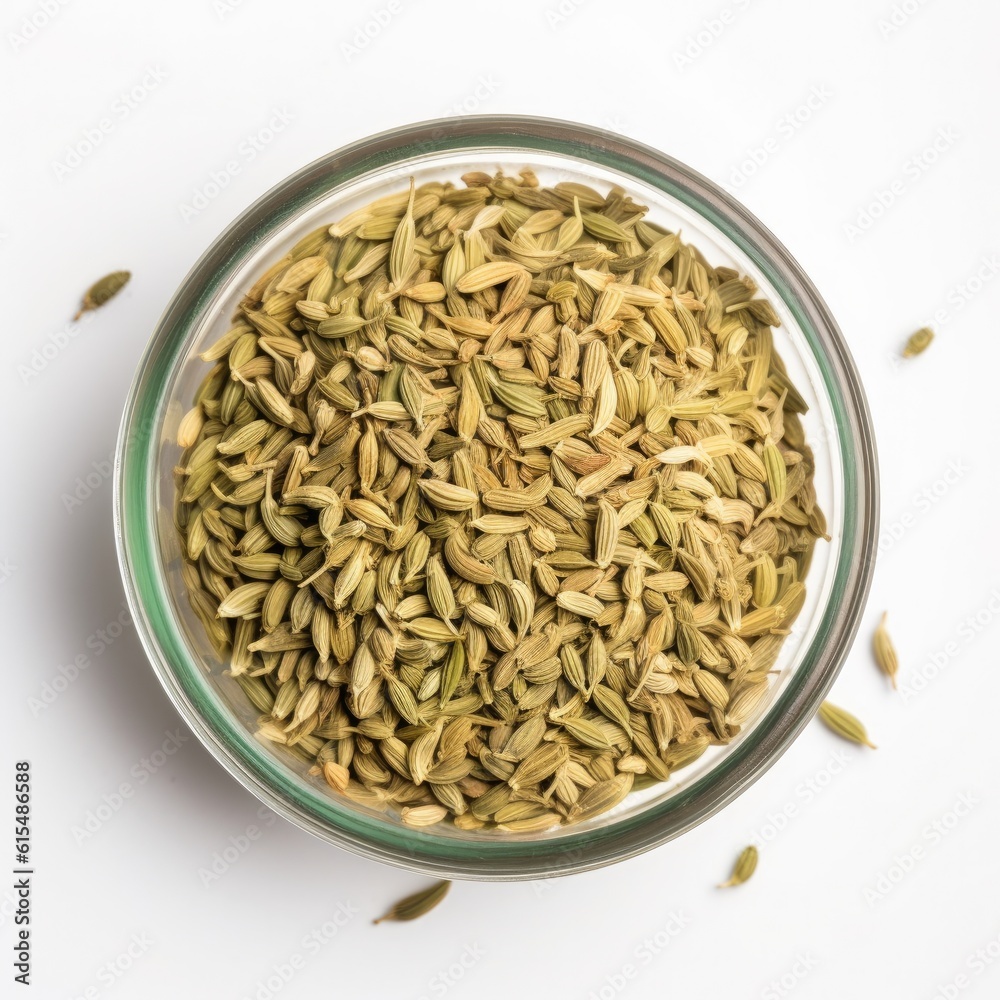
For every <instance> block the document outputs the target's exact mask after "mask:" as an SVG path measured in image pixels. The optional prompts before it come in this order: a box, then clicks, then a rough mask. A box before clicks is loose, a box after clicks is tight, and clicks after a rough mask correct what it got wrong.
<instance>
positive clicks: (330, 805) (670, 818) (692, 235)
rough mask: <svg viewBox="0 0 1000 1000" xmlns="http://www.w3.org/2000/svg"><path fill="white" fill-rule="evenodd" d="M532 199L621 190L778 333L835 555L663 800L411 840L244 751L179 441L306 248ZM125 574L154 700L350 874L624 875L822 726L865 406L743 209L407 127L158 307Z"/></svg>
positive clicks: (651, 173) (605, 160) (609, 164)
mask: <svg viewBox="0 0 1000 1000" xmlns="http://www.w3.org/2000/svg"><path fill="white" fill-rule="evenodd" d="M525 166H530V167H532V168H533V169H534V170H535V171H536V173H537V174H538V177H539V179H540V181H541V183H542V184H545V185H550V184H553V183H555V182H557V181H561V180H572V181H579V182H582V183H586V184H590V185H591V186H594V187H597V188H603V189H606V188H607V187H609V186H611V185H613V184H619V185H621V186H622V187H623V188H625V189H626V190H627V192H628V193H629V194H631V195H632V196H633V197H634V198H635V199H636V200H637V201H639V202H641V203H644V204H646V205H648V206H649V209H650V214H649V216H648V217H649V219H650V220H651V221H653V222H658V223H660V224H662V225H665V226H667V227H669V228H670V229H680V230H682V231H683V235H684V237H685V239H686V240H688V241H690V242H691V243H692V244H694V245H695V246H696V247H697V248H698V249H699V250H700V251H701V252H702V253H703V254H704V255H705V257H706V258H707V259H708V261H709V263H710V264H712V265H723V264H726V265H729V266H732V267H735V268H737V269H739V271H740V272H742V273H744V274H748V275H750V276H751V277H752V278H753V279H754V280H755V281H756V282H757V284H758V285H759V287H760V289H761V292H762V293H763V294H764V295H765V296H766V297H767V298H769V299H770V301H771V303H772V304H773V305H774V307H775V309H776V310H777V313H778V315H779V317H780V318H781V321H782V326H781V327H780V328H779V329H778V330H776V331H775V346H776V349H777V350H778V351H779V352H780V354H781V356H782V358H783V359H784V361H785V364H786V366H787V368H788V371H789V375H790V376H791V378H792V381H793V382H794V384H795V385H796V387H797V388H798V389H799V391H800V393H801V394H802V395H803V396H804V397H805V399H806V401H807V402H808V404H809V407H810V409H809V412H808V413H807V414H806V415H805V417H804V427H805V432H806V437H807V440H808V441H809V443H810V445H811V447H812V448H813V451H814V452H815V459H816V490H817V495H818V499H819V504H820V506H821V508H822V510H823V511H824V512H825V514H826V516H827V520H828V531H829V533H830V536H831V539H830V541H829V542H824V541H822V540H821V541H819V542H818V543H817V545H816V549H815V553H814V556H813V560H812V565H811V567H810V570H809V573H808V577H807V580H806V582H807V592H808V596H807V600H806V605H805V607H804V608H803V610H802V612H801V614H800V615H799V618H798V621H797V624H796V626H795V628H794V630H793V632H792V634H791V635H790V636H789V637H788V639H787V641H786V642H785V644H784V646H783V647H782V651H781V656H780V658H779V660H778V663H777V664H776V668H775V669H776V671H777V674H776V677H775V679H774V681H773V682H772V687H771V691H770V695H769V699H768V700H767V703H766V704H765V705H764V707H763V708H762V709H761V710H759V712H758V714H757V716H756V718H755V719H753V720H752V721H751V722H750V723H748V724H747V725H746V726H745V727H744V729H743V731H742V732H741V733H740V734H739V735H738V737H737V738H736V739H735V740H734V741H733V742H732V743H730V744H729V745H727V746H725V747H713V748H711V749H710V751H709V752H708V753H706V754H705V755H704V756H703V757H702V758H701V759H699V761H697V763H695V764H694V765H691V766H689V767H687V768H684V769H682V770H681V771H679V772H678V774H677V776H676V778H675V779H672V780H671V781H669V782H666V783H663V784H659V785H656V786H654V787H652V788H646V789H644V790H642V791H641V792H635V793H633V794H632V795H630V796H629V797H628V798H627V799H626V800H625V801H624V802H623V803H621V804H620V805H619V806H617V807H616V808H615V809H614V810H612V811H611V812H609V813H606V814H604V815H601V816H599V817H596V818H595V819H592V820H589V821H588V822H584V823H580V824H578V825H574V826H569V827H562V828H559V829H556V830H553V831H551V832H546V833H534V834H513V833H498V832H496V831H493V832H489V831H474V832H473V831H462V830H458V829H456V828H454V827H451V826H450V825H449V826H444V825H441V826H439V827H433V828H427V829H414V828H410V827H406V826H404V825H403V824H402V822H401V821H400V820H399V819H398V818H397V817H395V816H393V815H391V814H389V813H378V812H375V811H370V810H368V809H366V808H364V807H362V806H359V805H356V804H355V803H353V802H351V801H349V800H347V799H345V798H342V797H335V795H334V794H333V793H332V792H331V790H330V789H328V787H327V786H326V784H325V783H324V782H323V779H322V777H319V778H316V777H311V776H310V775H308V774H307V773H306V772H307V766H306V765H304V764H303V763H302V762H301V761H300V760H298V759H297V758H295V757H293V756H291V755H290V754H289V753H288V752H287V751H286V750H283V749H282V748H280V747H276V746H274V745H272V744H265V743H263V742H262V741H260V740H258V739H257V738H255V736H254V729H255V724H254V723H255V719H256V717H257V715H258V712H257V710H256V709H255V708H253V706H252V705H251V704H250V702H249V700H248V699H247V697H246V695H245V694H244V693H243V691H242V689H241V688H240V687H239V685H238V684H237V682H236V681H235V680H234V679H233V678H231V677H228V676H226V675H225V674H224V668H225V664H224V663H221V662H220V661H219V658H218V656H217V655H216V654H215V652H214V651H213V649H212V647H211V645H210V643H209V642H208V640H207V638H206V636H205V634H204V630H203V628H202V626H201V623H200V622H199V621H198V619H197V618H196V617H195V615H194V613H193V612H192V611H191V608H190V607H189V605H188V601H187V596H186V593H185V591H184V587H183V584H182V581H181V572H180V567H181V554H180V547H179V543H178V539H177V536H176V533H175V529H174V524H173V515H172V512H173V506H174V489H175V487H174V477H173V474H172V469H173V467H174V465H175V463H176V462H177V459H178V456H179V448H178V447H177V445H176V443H175V439H176V431H177V426H178V423H179V421H180V419H181V417H182V415H183V414H184V413H185V412H186V411H187V409H188V408H189V407H190V405H191V401H192V398H193V395H194V392H195V389H196V387H197V385H198V383H199V382H200V380H201V378H202V377H203V375H204V373H205V372H206V370H207V366H206V365H205V364H204V363H203V362H201V361H200V360H199V359H198V357H197V355H198V353H199V352H200V351H202V350H204V349H205V347H206V346H208V345H209V344H210V343H212V342H213V341H214V340H215V339H216V338H217V337H218V336H220V335H221V334H222V333H223V332H224V331H225V329H226V328H227V326H228V319H229V317H230V316H231V314H232V312H233V309H234V307H235V306H236V304H237V303H238V301H239V298H240V297H241V295H242V294H243V292H244V291H245V290H246V289H247V288H248V287H249V286H250V284H252V282H253V280H254V278H255V277H256V276H257V275H258V274H259V273H261V272H262V271H263V270H264V269H265V268H266V266H267V265H268V264H269V263H270V262H272V261H274V260H276V259H277V258H278V257H280V256H281V255H282V254H284V253H285V251H286V250H288V249H289V248H290V247H291V246H292V245H293V244H294V243H295V242H296V241H297V240H298V239H299V238H300V237H301V236H303V235H304V234H306V233H307V232H309V231H311V230H313V229H315V228H316V227H317V226H318V225H320V224H322V223H323V222H324V221H329V222H333V221H335V220H336V219H338V218H340V217H341V216H342V215H344V214H346V213H347V212H348V211H351V210H352V209H354V208H357V207H359V206H360V205H363V204H365V203H366V202H368V201H370V200H371V199H373V198H375V197H378V196H380V195H381V194H385V193H388V192H389V191H396V190H400V189H401V188H403V187H405V185H406V183H407V181H408V178H409V177H411V176H413V177H416V179H417V182H418V183H419V182H420V181H421V180H425V179H443V178H449V179H454V180H456V181H457V180H458V178H459V176H460V175H461V174H463V173H465V172H467V171H470V170H485V171H488V172H491V173H492V172H494V171H496V170H497V168H500V167H502V168H504V169H505V170H506V172H508V173H512V174H516V173H517V171H518V170H520V169H521V168H523V167H525ZM115 488H116V489H115V522H116V534H117V541H118V553H119V561H120V564H121V572H122V576H123V578H124V582H125V589H126V592H127V595H128V601H129V604H130V606H131V610H132V614H133V616H134V619H135V622H136V625H137V629H138V633H139V636H140V638H141V640H142V643H143V646H144V647H145V650H146V653H147V655H148V657H149V660H150V662H151V663H152V665H153V668H154V670H155V671H156V673H157V676H158V677H159V679H160V682H161V683H162V684H163V687H164V688H165V689H166V691H167V694H168V695H169V696H170V698H171V699H172V701H173V702H174V704H175V705H176V706H177V709H178V710H179V712H180V713H181V715H182V716H183V717H184V719H185V721H186V722H187V724H188V725H189V726H190V727H191V729H192V730H193V731H194V732H195V733H196V734H197V736H198V737H199V739H200V740H201V741H202V742H203V743H204V744H205V746H206V747H207V748H208V749H209V750H210V751H211V753H212V754H213V755H214V756H215V757H216V758H217V759H218V761H219V762H220V763H221V764H222V765H223V766H224V767H225V768H226V769H227V770H228V771H229V772H230V773H231V774H232V775H233V776H234V777H236V778H237V779H238V780H239V781H240V782H241V783H242V784H243V785H245V786H246V787H247V788H248V789H249V790H250V791H251V792H253V793H254V794H255V795H256V796H257V797H258V798H259V799H261V800H262V801H263V802H265V803H267V805H268V806H270V807H271V808H272V809H274V810H275V812H277V813H279V814H280V815H282V816H284V817H285V818H287V819H289V820H291V821H292V822H293V823H296V824H297V825H298V826H300V827H302V828H303V829H305V830H308V831H309V832H310V833H312V834H315V835H316V836H318V837H321V838H322V839H324V840H327V841H329V842H331V843H333V844H337V845H338V846H340V847H343V848H346V849H347V850H349V851H353V852H355V853H356V854H359V855H362V856H364V857H367V858H371V859H374V860H377V861H382V862H387V863H389V864H393V865H398V866H399V867H402V868H407V869H410V870H413V871H416V872H421V873H425V874H428V875H436V876H440V877H444V878H468V879H482V880H512V879H530V878H541V877H551V876H555V875H562V874H567V873H570V872H576V871H583V870H587V869H591V868H596V867H599V866H602V865H606V864H610V863H612V862H615V861H619V860H622V859H624V858H628V857H632V856H634V855H636V854H639V853H640V852H642V851H645V850H648V849H650V848H652V847H655V846H656V845H658V844H662V843H663V842H665V841H667V840H670V839H671V838H673V837H677V836H678V835H680V834H682V833H684V832H685V831H687V830H689V829H691V828H692V827H693V826H695V825H697V824H698V823H700V822H702V821H703V820H704V819H706V818H707V817H709V816H711V815H712V814H713V813H715V812H716V811H718V810H719V809H721V808H722V807H723V806H724V805H726V803H728V802H730V801H731V800H732V799H734V798H735V797H736V796H737V795H739V794H740V793H741V792H742V791H743V790H744V789H746V788H747V787H748V786H749V785H750V784H751V783H752V782H753V781H755V780H756V779H757V778H758V777H759V776H760V775H761V774H762V773H763V772H764V771H765V770H766V769H767V768H768V767H769V766H770V765H771V764H772V763H774V761H775V760H776V759H777V758H778V756H779V755H780V754H781V753H782V752H784V751H785V750H786V749H787V748H788V746H789V745H790V744H791V742H792V741H793V740H794V739H795V737H796V736H797V735H798V733H799V732H800V731H801V730H802V728H803V727H804V726H805V725H806V723H807V722H808V721H809V719H810V718H811V717H812V715H813V713H814V712H815V710H816V709H817V708H818V707H819V705H820V703H821V702H822V700H823V698H824V696H825V695H826V692H827V690H828V689H829V688H830V686H831V684H832V683H833V681H834V678H835V677H836V675H837V673H838V671H839V669H840V667H841V664H842V663H843V661H844V659H845V657H846V655H847V652H848V649H849V647H850V644H851V641H852V639H853V637H854V634H855V631H856V629H857V625H858V620H859V616H860V614H861V612H862V610H863V607H864V602H865V598H866V595H867V591H868V586H869V582H870V579H871V574H872V569H873V566H874V554H875V549H874V545H875V539H876V535H877V513H876V512H877V479H876V463H875V447H874V442H873V438H872V431H871V425H870V421H869V415H868V409H867V404H866V402H865V398H864V394H863V392H862V389H861V386H860V384H859V381H858V376H857V372H856V370H855V367H854V364H853V361H852V359H851V356H850V354H849V352H848V349H847V346H846V344H845V343H844V339H843V336H842V335H841V333H840V331H839V329H838V328H837V324H836V322H835V321H834V319H833V317H832V316H831V315H830V312H829V310H828V309H827V307H826V305H825V304H824V303H823V301H822V299H821V298H820V296H819V294H818V293H817V291H816V289H815V288H814V287H813V285H812V283H811V282H810V281H809V279H808V278H807V277H806V276H805V274H804V273H803V272H802V270H801V268H800V267H799V266H798V264H796V262H795V261H794V260H793V259H792V258H791V256H790V255H789V253H788V251H786V250H785V249H784V247H782V246H781V244H780V243H778V241H777V240H776V239H775V238H774V237H773V236H772V235H771V234H770V233H769V232H768V231H767V229H765V228H764V226H762V225H761V224H760V223H759V222H758V221H757V220H756V219H755V218H754V217H753V216H752V215H751V214H750V213H749V212H748V211H747V210H746V209H745V208H744V207H743V206H742V205H740V204H739V203H738V202H736V201H735V200H733V199H732V198H731V197H729V195H727V194H726V193H725V192H723V191H722V190H720V189H719V188H718V187H717V186H716V185H715V184H713V183H711V182H710V181H708V180H706V179H705V178H704V177H701V176H700V175H698V174H697V173H695V172H694V171H692V170H691V169H689V168H688V167H686V166H684V165H683V164H682V163H679V162H677V161H676V160H673V159H671V158H670V157H669V156H666V155H664V154H662V153H659V152H657V151H655V150H653V149H650V148H648V147H646V146H642V145H640V144H638V143H635V142H632V141H631V140H629V139H626V138H623V137H622V136H618V135H613V134H611V133H609V132H605V131H602V130H599V129H595V128H591V127H589V126H584V125H577V124H573V123H569V122H562V121H555V120H548V119H542V118H530V117H507V116H492V115H491V116H483V117H470V118H451V119H446V120H440V121H431V122H424V123H421V124H416V125H408V126H405V127H402V128H398V129H395V130H393V131H391V132H385V133H382V134H380V135H376V136H372V137H370V138H367V139H363V140H362V141H360V142H356V143H354V144H352V145H350V146H346V147H345V148H343V149H340V150H338V151H336V152H334V153H330V154H328V155H327V156H324V157H322V158H321V159H319V160H317V161H315V162H314V163H311V164H310V165H309V166H307V167H305V168H303V169H302V170H300V171H298V172H297V173H296V174H294V175H292V176H291V177H289V178H288V179H287V180H285V181H283V182H282V183H280V184H279V185H277V187H275V188H273V189H272V190H271V191H269V192H268V193H267V194H265V195H264V196H263V197H262V198H260V199H259V200H258V201H257V202H256V203H255V204H253V205H252V206H251V207H250V208H248V209H247V210H246V211H245V212H244V213H243V214H242V215H241V216H240V217H239V218H238V219H237V220H236V221H235V222H233V223H232V224H231V225H230V226H229V228H228V229H227V230H226V231H225V232H224V233H223V234H222V235H221V236H220V237H219V238H218V239H217V240H216V241H215V243H214V244H213V245H212V246H211V248H210V249H209V250H208V251H207V252H206V253H205V254H204V255H203V256H202V258H201V260H199V261H198V263H197V264H196V265H195V266H194V268H193V269H192V271H191V272H190V273H189V274H188V276H187V277H186V278H185V280H184V282H183V283H182V285H181V287H180V289H179V290H178V291H177V293H176V294H175V296H174V298H173V300H172V301H171V302H170V304H169V305H168V307H167V309H166V312H165V313H164V314H163V317H162V318H161V320H160V322H159V324H158V326H157V328H156V331H155V332H154V334H153V337H152V339H151V341H150V343H149V345H148V347H147V348H146V352H145V354H144V356H143V359H142V361H141V363H140V365H139V369H138V372H137V374H136V376H135V381H134V382H133V384H132V388H131V391H130V393H129V397H128V402H127V404H126V407H125V412H124V416H123V418H122V425H121V432H120V437H119V441H118V453H117V463H116V481H115Z"/></svg>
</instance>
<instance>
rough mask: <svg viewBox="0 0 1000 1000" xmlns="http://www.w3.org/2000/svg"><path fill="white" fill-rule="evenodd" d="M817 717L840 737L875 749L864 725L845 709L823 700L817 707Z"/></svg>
mask: <svg viewBox="0 0 1000 1000" xmlns="http://www.w3.org/2000/svg"><path fill="white" fill-rule="evenodd" d="M819 717H820V720H821V721H822V722H824V723H825V724H826V726H827V727H828V728H829V729H831V730H832V731H833V732H835V733H836V734H837V735H838V736H840V737H841V738H842V739H845V740H850V742H851V743H860V744H862V745H863V746H866V747H871V748H872V750H875V749H876V747H875V744H874V743H872V741H871V740H870V739H869V738H868V733H867V731H866V730H865V727H864V725H863V724H862V723H861V722H860V721H859V720H858V719H856V718H855V717H854V716H853V715H851V713H850V712H848V711H847V710H846V709H844V708H840V707H839V706H837V705H834V704H831V703H830V702H828V701H824V702H823V704H822V705H820V707H819Z"/></svg>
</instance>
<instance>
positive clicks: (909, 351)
mask: <svg viewBox="0 0 1000 1000" xmlns="http://www.w3.org/2000/svg"><path fill="white" fill-rule="evenodd" d="M933 339H934V331H933V330H932V329H931V328H930V327H929V326H922V327H921V328H920V329H919V330H917V331H916V333H911V334H910V337H909V339H908V340H907V341H906V344H905V345H904V347H903V357H904V358H913V357H916V356H917V355H918V354H923V352H924V351H926V350H927V348H928V347H930V346H931V341H932V340H933Z"/></svg>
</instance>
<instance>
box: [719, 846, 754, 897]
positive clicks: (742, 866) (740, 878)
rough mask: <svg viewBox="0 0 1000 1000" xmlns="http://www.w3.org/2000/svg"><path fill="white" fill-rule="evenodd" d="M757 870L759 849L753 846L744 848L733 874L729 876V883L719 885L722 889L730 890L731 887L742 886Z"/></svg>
mask: <svg viewBox="0 0 1000 1000" xmlns="http://www.w3.org/2000/svg"><path fill="white" fill-rule="evenodd" d="M756 870H757V848H756V847H754V846H753V844H751V845H750V846H749V847H744V848H743V850H742V851H741V852H740V856H739V857H738V858H737V859H736V864H735V865H734V866H733V874H732V875H730V876H729V880H728V881H727V882H721V883H720V884H719V888H720V889H728V888H729V887H730V886H734V885H741V884H742V883H744V882H746V880H747V879H748V878H750V876H751V875H753V873H754V872H755V871H756Z"/></svg>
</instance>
